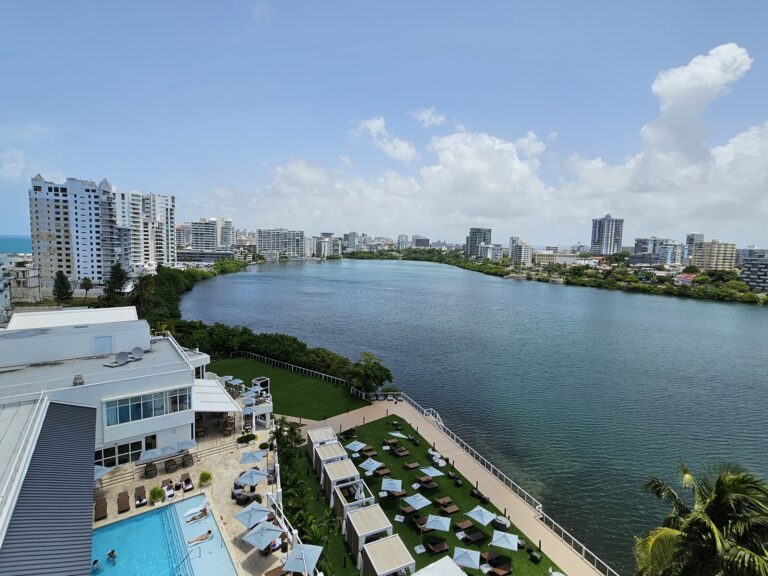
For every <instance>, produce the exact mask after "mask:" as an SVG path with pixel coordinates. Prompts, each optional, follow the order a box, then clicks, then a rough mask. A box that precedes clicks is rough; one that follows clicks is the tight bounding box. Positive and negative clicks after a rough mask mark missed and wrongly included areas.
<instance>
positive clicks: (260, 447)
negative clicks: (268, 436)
mask: <svg viewBox="0 0 768 576" xmlns="http://www.w3.org/2000/svg"><path fill="white" fill-rule="evenodd" d="M268 448H269V444H268V443H267V442H262V443H261V444H259V450H267V449H268Z"/></svg>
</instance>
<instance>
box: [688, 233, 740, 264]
mask: <svg viewBox="0 0 768 576" xmlns="http://www.w3.org/2000/svg"><path fill="white" fill-rule="evenodd" d="M691 264H693V265H694V266H698V267H699V268H701V269H702V270H730V269H731V268H733V267H734V266H735V265H736V244H729V243H728V242H720V240H710V241H709V242H697V243H696V244H694V245H693V252H692V254H691Z"/></svg>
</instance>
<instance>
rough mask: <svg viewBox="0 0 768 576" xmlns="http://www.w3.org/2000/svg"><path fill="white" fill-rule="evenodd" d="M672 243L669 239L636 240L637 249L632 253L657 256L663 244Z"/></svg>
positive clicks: (652, 237)
mask: <svg viewBox="0 0 768 576" xmlns="http://www.w3.org/2000/svg"><path fill="white" fill-rule="evenodd" d="M670 242H672V240H670V239H668V238H656V236H651V237H650V238H635V247H634V249H633V251H632V253H633V254H657V253H658V251H659V247H660V246H661V245H662V244H667V243H670Z"/></svg>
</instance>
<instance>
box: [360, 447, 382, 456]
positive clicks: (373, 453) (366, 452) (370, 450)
mask: <svg viewBox="0 0 768 576" xmlns="http://www.w3.org/2000/svg"><path fill="white" fill-rule="evenodd" d="M360 452H362V453H363V454H365V455H366V456H368V458H373V457H375V456H378V455H379V453H378V452H376V450H374V449H373V448H369V449H368V450H360Z"/></svg>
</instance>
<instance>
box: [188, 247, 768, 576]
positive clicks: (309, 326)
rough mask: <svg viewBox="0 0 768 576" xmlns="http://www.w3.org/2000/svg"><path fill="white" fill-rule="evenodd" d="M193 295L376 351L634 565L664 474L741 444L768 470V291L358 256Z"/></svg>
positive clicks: (212, 317) (265, 272)
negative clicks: (608, 284) (620, 283)
mask: <svg viewBox="0 0 768 576" xmlns="http://www.w3.org/2000/svg"><path fill="white" fill-rule="evenodd" d="M182 313H183V315H184V317H185V318H188V319H201V320H205V321H207V322H213V321H220V322H226V323H230V324H245V325H247V326H249V327H251V328H253V329H254V330H256V331H262V332H285V333H288V334H293V335H295V336H297V337H299V338H301V339H303V340H305V341H307V342H308V343H309V344H310V345H312V346H324V347H326V348H329V349H331V350H335V351H338V352H342V353H344V354H347V355H349V356H351V357H353V356H356V355H357V354H358V353H359V352H360V351H361V350H370V351H372V352H374V353H376V354H377V355H378V356H379V357H380V358H382V360H383V361H384V362H386V364H387V365H388V366H389V367H390V368H391V369H392V371H393V373H394V375H395V380H396V383H397V385H398V386H400V387H401V388H402V389H404V390H405V391H406V392H407V393H408V394H410V395H411V396H412V397H414V398H415V399H416V400H417V401H419V402H421V403H423V404H424V405H425V406H431V407H434V408H435V409H437V410H438V411H439V412H440V414H441V415H442V417H443V419H444V420H445V422H446V423H447V424H448V425H449V426H450V427H451V428H453V429H454V430H455V431H456V432H457V433H459V434H460V435H461V436H462V437H463V438H464V439H465V440H466V441H467V442H469V443H470V444H472V445H474V446H475V447H476V448H477V449H479V450H480V451H481V452H483V453H484V454H485V455H487V456H488V457H489V458H491V460H493V461H494V462H495V463H496V464H497V465H498V466H499V467H500V468H501V469H502V470H504V471H505V472H506V473H507V474H509V475H510V476H511V477H512V478H513V479H515V480H516V481H517V482H519V483H520V484H522V485H523V486H524V487H525V488H526V489H528V490H529V491H530V492H532V493H533V494H534V495H535V496H537V497H538V498H539V499H540V500H541V501H542V502H543V504H544V509H545V510H546V511H547V512H548V513H549V514H550V515H551V516H552V517H554V518H555V519H556V520H558V521H559V522H560V523H561V524H563V526H565V527H566V528H567V529H569V530H570V531H571V532H572V533H573V534H574V535H575V536H576V537H577V538H579V539H581V540H582V541H583V542H584V543H585V544H587V546H589V547H590V548H591V549H593V550H594V551H595V552H596V553H597V554H598V555H599V556H600V557H601V558H603V559H604V560H606V561H608V562H609V563H611V564H612V565H614V566H615V567H616V568H617V569H619V570H620V572H621V573H622V574H625V575H626V574H629V573H631V572H632V566H633V562H632V550H631V547H632V536H633V535H638V534H641V533H642V532H643V531H645V530H646V529H647V528H648V527H650V526H652V525H654V524H655V523H658V522H660V520H661V518H662V510H661V508H659V506H658V505H657V504H656V503H655V501H654V500H653V498H652V497H651V496H649V495H647V494H645V493H643V491H642V489H641V487H642V484H643V483H644V482H645V480H646V479H647V477H648V476H649V475H650V474H657V475H659V476H662V477H665V478H669V479H671V480H673V479H674V478H675V466H676V464H677V462H678V461H679V460H680V459H683V460H685V461H686V463H688V464H689V465H690V466H692V467H694V469H696V468H699V469H700V468H701V466H702V465H703V464H705V463H708V462H711V461H712V460H713V459H716V458H722V459H725V458H727V459H731V460H735V461H738V462H741V463H743V464H744V465H746V466H749V467H751V468H753V469H754V470H756V471H758V472H760V473H762V474H764V475H768V434H767V433H766V427H765V424H764V422H765V414H766V413H767V412H768V395H767V394H765V386H766V382H767V381H768V360H766V354H765V351H766V350H768V307H755V306H747V305H739V304H723V303H716V302H699V301H693V300H683V299H677V298H671V297H662V296H648V295H639V294H625V293H622V292H611V291H604V290H597V289H592V288H579V287H571V286H560V285H553V284H541V283H538V282H525V281H522V282H521V281H512V280H503V279H499V278H493V277H490V276H484V275H482V274H478V273H474V272H469V271H466V270H461V269H458V268H454V267H450V266H443V265H438V264H431V263H420V262H387V261H374V262H365V261H354V260H344V261H332V262H325V263H306V264H275V265H264V266H258V267H252V268H251V269H250V270H249V271H248V272H245V273H241V274H232V275H226V276H221V277H217V278H214V279H212V280H210V281H206V282H203V283H200V284H198V285H197V286H196V287H195V288H194V290H193V291H192V292H190V293H188V294H187V295H185V297H184V299H183V302H182ZM275 385H279V383H276V384H275Z"/></svg>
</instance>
